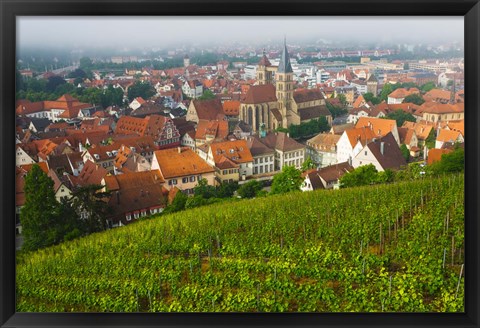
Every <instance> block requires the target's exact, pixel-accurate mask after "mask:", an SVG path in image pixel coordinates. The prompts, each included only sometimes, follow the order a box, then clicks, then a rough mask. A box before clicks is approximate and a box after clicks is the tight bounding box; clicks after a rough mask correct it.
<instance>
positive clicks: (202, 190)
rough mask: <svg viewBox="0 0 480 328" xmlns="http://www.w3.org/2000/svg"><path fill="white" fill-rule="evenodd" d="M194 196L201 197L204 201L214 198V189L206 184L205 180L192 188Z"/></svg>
mask: <svg viewBox="0 0 480 328" xmlns="http://www.w3.org/2000/svg"><path fill="white" fill-rule="evenodd" d="M193 192H194V194H195V196H201V197H203V198H204V199H208V198H212V197H216V194H217V193H216V189H215V187H214V186H210V185H209V184H208V181H207V179H202V180H200V181H198V184H197V185H196V186H195V187H194V188H193Z"/></svg>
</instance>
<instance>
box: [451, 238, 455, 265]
mask: <svg viewBox="0 0 480 328" xmlns="http://www.w3.org/2000/svg"><path fill="white" fill-rule="evenodd" d="M454 256H455V236H452V266H453V258H454Z"/></svg>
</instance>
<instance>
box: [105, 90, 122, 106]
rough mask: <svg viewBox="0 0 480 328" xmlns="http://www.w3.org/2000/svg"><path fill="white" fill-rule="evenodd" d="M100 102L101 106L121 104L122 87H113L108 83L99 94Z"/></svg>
mask: <svg viewBox="0 0 480 328" xmlns="http://www.w3.org/2000/svg"><path fill="white" fill-rule="evenodd" d="M100 103H101V104H102V107H103V108H107V107H108V106H121V105H122V104H123V91H122V89H120V88H114V87H113V85H109V86H108V88H107V89H106V90H105V91H104V92H103V93H102V94H101V96H100Z"/></svg>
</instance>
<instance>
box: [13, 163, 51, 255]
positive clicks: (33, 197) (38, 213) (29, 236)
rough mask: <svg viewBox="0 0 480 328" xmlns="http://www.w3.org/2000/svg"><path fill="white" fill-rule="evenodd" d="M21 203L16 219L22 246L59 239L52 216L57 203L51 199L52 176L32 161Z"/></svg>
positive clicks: (40, 245)
mask: <svg viewBox="0 0 480 328" xmlns="http://www.w3.org/2000/svg"><path fill="white" fill-rule="evenodd" d="M24 191H25V206H23V207H22V210H21V214H20V220H21V223H22V230H23V236H24V244H23V246H22V248H23V249H25V250H28V251H32V250H37V249H39V248H43V247H46V246H50V245H53V244H55V243H56V242H58V241H59V236H58V234H57V229H56V219H57V218H58V214H59V203H58V202H57V200H56V199H55V193H54V191H53V180H52V179H50V178H49V177H48V176H47V174H46V173H45V172H43V171H42V169H41V168H40V166H39V165H38V164H34V165H33V166H32V169H31V170H30V172H28V174H27V176H26V177H25V188H24Z"/></svg>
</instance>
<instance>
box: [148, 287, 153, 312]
mask: <svg viewBox="0 0 480 328" xmlns="http://www.w3.org/2000/svg"><path fill="white" fill-rule="evenodd" d="M148 304H149V310H150V311H152V310H153V309H152V297H151V295H150V289H149V290H148Z"/></svg>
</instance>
